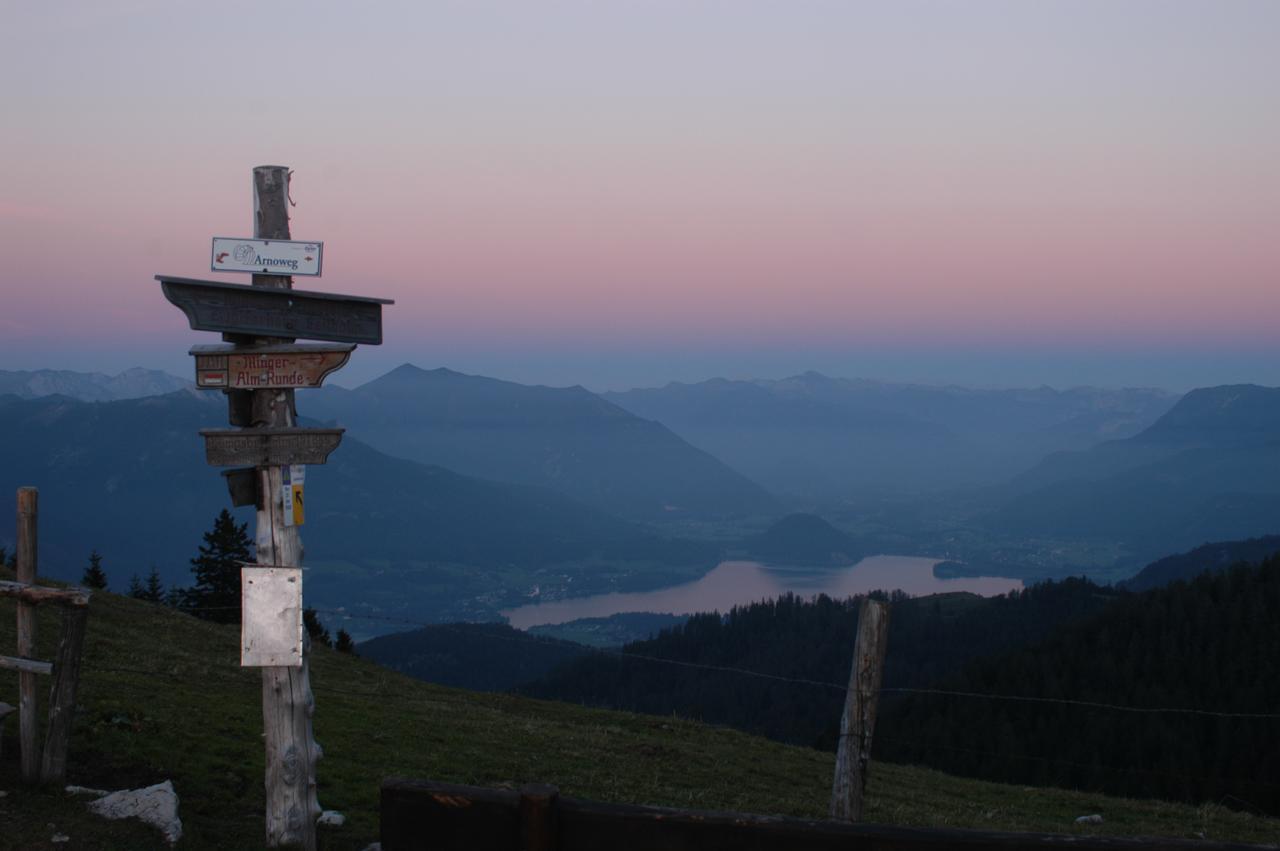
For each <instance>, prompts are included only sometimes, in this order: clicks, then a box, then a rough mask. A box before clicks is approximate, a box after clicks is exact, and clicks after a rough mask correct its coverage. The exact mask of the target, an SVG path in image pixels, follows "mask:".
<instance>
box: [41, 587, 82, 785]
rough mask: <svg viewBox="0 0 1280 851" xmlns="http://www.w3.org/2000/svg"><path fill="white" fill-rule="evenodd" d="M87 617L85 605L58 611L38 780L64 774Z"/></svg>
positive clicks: (56, 780) (55, 779)
mask: <svg viewBox="0 0 1280 851" xmlns="http://www.w3.org/2000/svg"><path fill="white" fill-rule="evenodd" d="M88 619H89V609H88V608H87V607H85V606H68V607H66V608H64V609H63V610H62V635H61V637H60V638H59V640H58V657H57V659H55V660H54V663H53V685H52V686H50V687H49V729H48V730H47V731H46V733H45V739H44V760H43V761H42V762H41V764H40V782H41V783H58V784H61V783H62V781H63V779H64V778H65V777H66V773H67V747H68V744H69V743H70V741H71V722H72V721H73V720H74V715H75V709H76V688H77V686H78V685H79V684H80V660H81V658H82V654H83V650H84V630H85V621H87V620H88Z"/></svg>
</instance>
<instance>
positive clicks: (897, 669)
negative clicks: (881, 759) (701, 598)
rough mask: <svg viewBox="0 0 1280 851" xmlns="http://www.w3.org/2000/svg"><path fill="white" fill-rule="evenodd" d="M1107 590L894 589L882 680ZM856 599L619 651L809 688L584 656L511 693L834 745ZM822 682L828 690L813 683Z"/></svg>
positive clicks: (1079, 607)
mask: <svg viewBox="0 0 1280 851" xmlns="http://www.w3.org/2000/svg"><path fill="white" fill-rule="evenodd" d="M1116 594H1117V592H1115V591H1112V590H1110V589H1106V588H1100V587H1098V586H1096V585H1094V584H1092V583H1090V582H1087V581H1084V580H1079V579H1070V580H1066V581H1064V582H1059V583H1054V582H1048V583H1044V584H1041V585H1036V586H1033V587H1032V588H1030V589H1027V590H1025V591H1022V592H1016V593H1012V594H1009V595H1007V596H1003V597H995V598H990V599H983V598H981V597H976V596H974V595H971V594H947V595H936V596H932V597H921V598H907V597H904V596H895V598H894V604H893V611H892V617H891V620H890V631H889V657H888V661H887V662H886V665H885V686H886V687H891V686H892V687H902V686H923V685H928V684H929V683H931V682H933V681H935V680H937V679H938V678H940V677H942V676H944V675H946V674H948V673H950V672H952V671H954V670H956V669H957V668H958V667H959V666H960V665H961V664H962V663H964V662H965V661H968V660H969V659H972V658H975V657H977V656H980V655H982V654H986V653H994V652H996V651H998V650H1000V649H1002V648H1005V647H1008V646H1010V645H1014V644H1020V643H1025V642H1027V641H1031V640H1035V639H1038V638H1041V637H1043V636H1044V635H1046V634H1047V633H1048V632H1049V630H1050V629H1052V627H1053V626H1054V625H1056V624H1059V623H1063V622H1066V621H1069V620H1072V619H1077V618H1080V617H1084V616H1086V615H1088V614H1092V613H1094V612H1096V611H1098V610H1099V609H1101V608H1102V607H1103V606H1104V605H1106V604H1107V603H1108V602H1109V601H1110V600H1112V599H1114V598H1115V596H1116ZM858 605H859V602H858V600H857V599H851V600H832V599H831V598H829V597H826V596H819V597H817V598H816V599H814V600H804V599H801V598H799V597H796V596H794V595H790V594H788V595H786V596H783V597H781V598H779V599H777V600H772V601H766V602H763V603H756V604H753V605H750V606H742V607H735V608H734V609H732V610H731V611H730V612H729V613H728V614H726V615H724V616H721V615H718V614H702V615H695V616H694V617H692V618H690V619H689V621H688V622H687V623H685V624H684V625H682V626H677V627H674V628H672V629H669V630H664V631H663V632H662V633H661V634H660V635H659V636H658V637H656V638H654V639H651V640H649V641H639V642H635V643H633V644H629V645H627V646H626V647H624V648H623V654H632V655H635V656H646V657H656V658H659V659H670V660H677V661H679V662H686V663H694V664H696V665H709V666H720V667H732V668H743V669H747V670H750V671H755V672H759V673H762V674H767V675H774V676H780V677H785V678H792V679H800V680H810V681H813V682H815V683H819V685H814V684H813V683H810V684H804V683H796V682H781V681H777V680H770V679H766V678H760V677H751V676H745V675H742V674H739V673H734V672H728V671H716V670H708V669H700V668H696V667H692V668H691V667H684V666H681V665H670V664H663V663H662V662H660V661H659V662H655V661H649V660H646V659H635V658H626V656H625V655H623V656H618V655H592V656H586V657H584V658H582V659H578V660H576V661H575V662H571V663H569V664H568V665H566V666H565V667H563V668H561V669H560V670H558V671H555V672H553V673H552V674H550V675H548V676H547V677H546V678H544V679H542V680H539V681H537V682H535V683H532V684H530V685H528V686H526V687H524V688H522V689H521V691H522V692H524V693H528V694H531V695H534V696H538V697H548V698H554V699H557V700H570V701H575V702H581V703H587V704H589V705H598V706H609V707H616V708H622V709H631V710H635V711H639V712H651V713H654V714H658V715H668V714H671V713H673V712H674V713H676V714H678V715H683V716H689V717H693V718H701V719H703V720H706V721H710V722H712V723H717V724H730V725H732V726H735V727H738V728H740V729H743V730H748V731H750V732H755V733H761V734H763V735H766V736H770V737H772V738H776V739H781V740H783V741H787V742H794V743H797V744H808V745H815V746H818V747H824V748H826V747H833V746H834V743H835V740H836V735H837V733H838V732H839V713H840V707H841V705H842V703H843V700H844V686H845V684H846V683H847V681H848V677H849V666H850V661H851V659H852V655H853V640H854V635H855V633H856V629H857V608H858ZM821 683H827V684H832V686H834V687H830V686H823V685H820V684H821Z"/></svg>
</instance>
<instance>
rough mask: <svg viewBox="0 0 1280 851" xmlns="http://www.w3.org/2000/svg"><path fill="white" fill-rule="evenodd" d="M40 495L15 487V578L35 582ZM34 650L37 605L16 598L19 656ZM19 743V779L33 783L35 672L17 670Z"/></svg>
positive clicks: (36, 772)
mask: <svg viewBox="0 0 1280 851" xmlns="http://www.w3.org/2000/svg"><path fill="white" fill-rule="evenodd" d="M38 512H39V494H38V492H37V491H36V489H35V488H18V541H17V548H18V549H17V554H16V557H17V573H18V577H17V578H18V581H19V582H25V583H27V584H29V585H34V584H35V581H36V556H37V552H36V550H37V519H38ZM35 653H36V607H35V605H34V604H32V603H26V602H23V601H21V600H19V601H18V656H19V657H21V658H23V659H33V658H35ZM18 743H19V745H20V747H21V751H22V779H23V781H25V782H27V783H35V782H36V781H37V780H38V779H39V777H40V754H39V752H37V750H36V675H35V673H33V672H31V671H19V672H18Z"/></svg>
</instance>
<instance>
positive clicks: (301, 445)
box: [156, 166, 393, 851]
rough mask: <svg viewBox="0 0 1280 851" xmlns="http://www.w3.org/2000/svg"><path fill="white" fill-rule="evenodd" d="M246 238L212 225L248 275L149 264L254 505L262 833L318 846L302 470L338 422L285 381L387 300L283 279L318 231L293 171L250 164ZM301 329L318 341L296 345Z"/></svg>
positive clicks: (234, 476) (302, 375)
mask: <svg viewBox="0 0 1280 851" xmlns="http://www.w3.org/2000/svg"><path fill="white" fill-rule="evenodd" d="M253 190H254V198H253V202H254V203H253V209H254V236H253V239H227V238H223V237H215V238H214V242H213V257H212V261H211V268H213V269H215V270H217V271H243V272H251V273H253V283H252V285H251V286H245V285H243V284H227V283H222V282H220V281H203V280H197V279H193V278H177V277H172V276H169V275H157V276H156V280H158V281H160V285H161V287H162V289H163V291H164V296H165V298H167V299H168V300H169V301H170V302H171V303H173V304H174V305H175V306H176V307H178V308H179V309H180V310H181V311H182V312H183V313H184V314H185V315H186V317H187V321H188V323H189V324H190V326H191V327H192V328H193V329H195V330H197V331H220V332H222V333H223V341H224V342H223V343H222V344H220V345H205V346H197V347H194V348H192V349H191V354H192V355H193V356H195V361H196V364H195V365H196V384H197V386H199V387H209V388H219V389H221V390H222V391H223V392H224V393H226V394H227V396H228V400H229V403H230V404H229V406H228V409H229V417H230V419H231V425H233V426H243V428H231V429H205V430H202V431H201V432H200V434H201V436H202V437H203V438H204V441H205V457H206V460H207V461H208V463H209V464H211V465H213V466H220V467H237V466H238V467H240V469H235V470H229V471H226V472H225V473H224V475H225V476H226V477H227V484H228V487H229V489H230V491H231V496H232V502H233V504H235V505H250V504H253V505H256V506H257V510H258V514H257V531H256V550H257V561H258V563H257V564H253V565H244V566H243V567H242V570H241V589H242V602H241V615H242V618H241V620H242V626H241V665H242V666H245V667H260V668H261V669H262V720H263V726H264V729H265V733H264V739H265V744H266V752H267V760H266V792H267V813H266V845H267V847H268V848H281V847H301V848H305V849H307V851H314V849H315V847H316V819H317V818H318V817H319V815H320V812H321V811H320V804H319V802H318V801H317V800H316V772H315V764H316V760H317V759H318V758H319V757H320V747H319V745H317V744H316V742H315V740H314V738H313V737H312V732H311V715H312V713H313V711H314V705H315V701H314V698H313V696H312V693H311V680H310V671H309V669H308V667H309V666H308V664H307V657H308V651H309V648H310V641H309V640H308V638H307V634H306V631H305V630H303V628H302V570H301V567H300V563H301V558H302V542H301V540H300V539H299V536H298V527H299V526H300V525H301V523H302V519H303V516H304V514H303V510H302V479H303V475H304V473H303V467H302V466H301V465H304V464H323V463H325V461H326V460H327V459H328V457H329V454H330V453H331V452H333V450H334V449H336V448H337V447H338V444H339V442H340V441H341V439H342V433H343V430H342V429H333V428H330V429H310V428H298V427H297V424H296V421H295V408H294V398H293V397H294V390H295V389H298V388H308V387H319V386H320V385H321V384H322V383H323V382H324V379H325V377H326V376H328V375H329V374H330V373H332V372H333V371H335V370H337V369H340V368H341V367H343V366H345V365H346V363H347V361H348V360H349V359H350V357H351V352H352V350H353V349H355V345H353V344H356V343H367V344H370V345H378V344H380V343H381V342H382V306H383V305H384V304H392V303H393V302H391V301H388V300H386V299H378V298H365V297H361V296H350V295H335V294H332V293H321V292H303V291H301V290H295V289H293V279H292V278H291V277H290V276H291V275H293V274H300V275H301V274H309V275H319V274H320V260H321V254H320V250H321V248H322V247H323V246H322V243H320V242H318V241H317V242H298V241H293V240H291V239H290V234H289V212H288V211H289V206H290V203H291V202H290V201H289V170H288V169H287V168H285V167H284V166H259V167H257V168H255V169H254V170H253ZM298 338H304V339H309V340H324V341H328V342H327V343H323V344H316V343H296V342H295V341H296V340H297V339H298Z"/></svg>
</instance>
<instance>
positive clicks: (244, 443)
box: [200, 428, 346, 467]
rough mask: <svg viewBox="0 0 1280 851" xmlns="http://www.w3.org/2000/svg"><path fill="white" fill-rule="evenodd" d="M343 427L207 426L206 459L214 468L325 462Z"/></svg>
mask: <svg viewBox="0 0 1280 851" xmlns="http://www.w3.org/2000/svg"><path fill="white" fill-rule="evenodd" d="M344 431H346V429H341V428H206V429H201V430H200V435H201V437H203V438H204V454H205V460H206V461H208V462H209V463H210V464H211V465H213V466H214V467H283V466H287V465H289V464H323V463H325V461H327V460H328V458H329V453H330V452H332V451H333V450H335V449H337V448H338V444H339V443H340V442H341V441H342V433H343V432H344Z"/></svg>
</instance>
